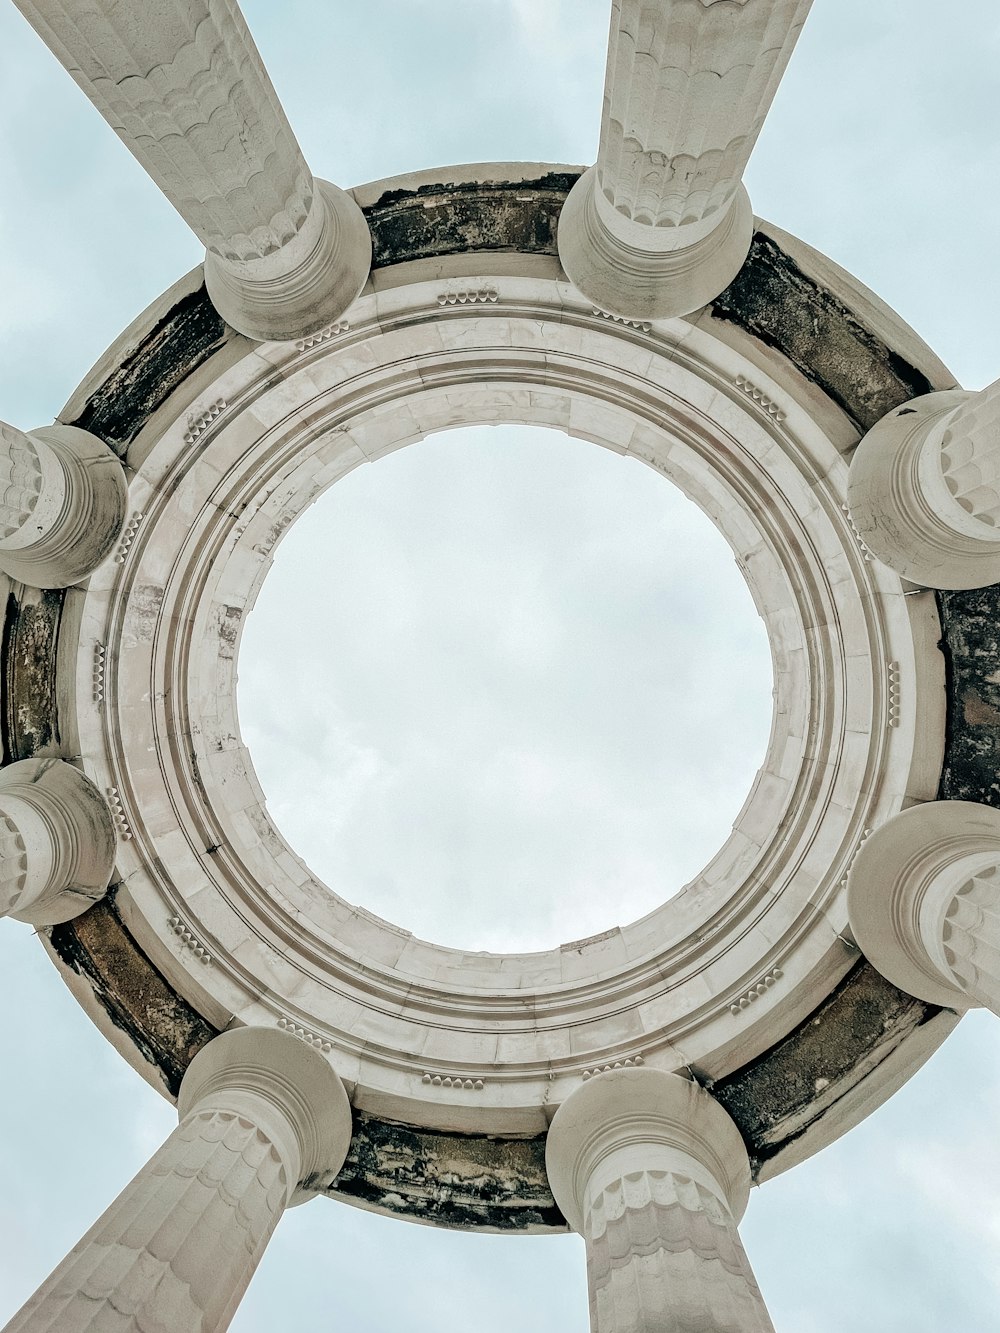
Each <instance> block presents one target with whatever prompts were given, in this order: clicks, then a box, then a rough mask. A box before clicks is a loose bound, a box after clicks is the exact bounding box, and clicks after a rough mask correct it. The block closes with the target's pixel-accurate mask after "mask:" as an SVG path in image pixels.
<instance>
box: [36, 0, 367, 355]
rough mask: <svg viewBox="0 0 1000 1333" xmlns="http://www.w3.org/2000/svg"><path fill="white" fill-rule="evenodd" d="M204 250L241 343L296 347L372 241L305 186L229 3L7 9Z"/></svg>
mask: <svg viewBox="0 0 1000 1333" xmlns="http://www.w3.org/2000/svg"><path fill="white" fill-rule="evenodd" d="M15 4H16V5H17V7H18V9H20V11H21V13H22V14H23V15H24V17H25V18H26V19H27V20H28V22H29V23H30V24H31V25H32V27H33V28H34V29H35V31H36V32H37V33H38V35H39V36H40V37H41V38H42V40H43V41H44V42H45V43H46V45H47V46H48V47H49V49H50V50H51V51H52V52H53V54H54V55H55V56H56V58H57V59H58V60H59V61H61V62H62V64H63V65H64V66H65V68H66V69H67V71H68V72H69V73H70V75H71V76H72V77H73V78H74V79H75V80H76V82H77V84H78V85H79V86H80V88H82V90H83V91H84V93H86V95H87V96H88V97H89V98H90V100H91V101H92V102H93V104H94V105H95V106H96V107H97V109H98V111H99V112H100V113H101V115H102V116H103V117H104V118H105V120H106V121H107V122H108V124H109V125H110V126H111V128H112V129H113V130H114V131H115V133H116V134H117V135H118V137H119V138H120V139H121V140H122V142H123V143H124V144H125V146H126V147H127V148H128V150H129V151H130V152H131V153H132V155H133V156H134V157H135V158H136V159H137V160H138V161H139V163H140V164H141V165H142V166H143V168H144V169H145V170H146V171H147V172H148V173H149V175H150V176H151V177H152V179H153V180H154V181H155V182H156V184H157V185H158V186H159V187H160V189H161V190H162V191H163V193H164V195H165V196H166V198H167V199H168V200H169V201H170V203H171V204H173V206H174V207H175V208H176V209H177V211H178V213H180V215H181V217H182V218H183V219H184V220H185V222H187V224H188V226H190V227H191V229H192V231H193V232H194V233H195V235H196V236H197V237H198V238H199V240H200V241H201V242H202V244H203V245H204V246H205V249H206V259H205V278H206V283H207V286H208V291H209V295H210V296H211V297H212V300H213V301H214V302H215V303H216V305H217V307H218V309H219V312H220V314H221V315H222V317H223V318H224V319H225V320H227V321H228V323H230V324H231V325H232V326H233V328H235V329H236V330H237V331H238V332H240V333H243V334H245V335H246V336H247V337H249V338H255V339H258V340H264V339H272V338H273V339H288V338H301V337H304V336H306V335H307V334H309V333H314V332H315V331H316V330H317V329H319V328H321V327H322V326H323V325H324V324H328V323H332V322H333V321H334V320H336V319H339V317H340V316H341V315H342V314H343V313H344V311H345V310H346V308H347V307H348V306H349V305H350V304H351V302H352V301H353V300H354V298H355V297H356V296H357V295H358V293H359V292H360V291H361V288H362V287H363V286H364V284H365V282H366V281H367V279H368V273H369V269H370V267H371V237H370V235H369V232H368V224H367V222H366V221H365V218H364V215H363V214H362V212H361V209H360V208H359V207H358V205H357V204H356V203H355V202H354V200H353V199H352V198H351V196H350V195H348V194H346V193H345V192H344V191H343V190H338V189H337V188H336V187H335V186H328V185H325V184H323V183H322V182H318V181H316V180H315V179H314V178H313V175H312V173H311V172H310V170H309V167H308V165H307V164H306V161H305V159H304V157H303V155H302V150H301V149H300V147H299V144H298V141H297V140H296V138H295V135H294V133H293V132H292V128H291V126H290V125H289V123H288V118H287V117H286V115H285V113H284V110H283V108H282V106H281V102H280V101H279V99H278V95H277V93H276V92H275V90H274V87H273V85H272V83H271V80H270V79H269V78H268V75H267V70H266V69H265V68H264V62H263V61H262V60H261V57H260V52H259V51H258V50H257V47H256V45H255V44H254V40H253V38H252V37H251V35H250V32H249V29H248V28H247V25H246V21H245V19H244V17H243V14H242V12H241V10H240V7H239V4H238V3H237V0H160V2H159V3H157V4H155V5H150V4H145V3H142V0H115V3H112V0H88V3H86V4H80V3H77V2H76V0H15Z"/></svg>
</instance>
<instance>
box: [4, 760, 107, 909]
mask: <svg viewBox="0 0 1000 1333" xmlns="http://www.w3.org/2000/svg"><path fill="white" fill-rule="evenodd" d="M116 845H117V842H116V836H115V825H114V820H113V818H112V815H111V811H110V809H109V808H108V803H107V801H106V800H105V799H104V797H103V796H102V795H101V793H100V792H99V791H98V789H97V788H96V787H95V786H94V784H93V783H92V782H91V780H90V779H89V778H88V777H87V776H86V775H85V774H83V773H81V772H80V770H79V769H78V768H74V767H73V765H72V764H67V763H66V762H65V760H62V759H21V760H18V761H17V762H16V763H13V764H8V765H7V766H6V767H5V768H2V769H0V915H2V916H12V917H13V918H14V919H15V920H16V921H26V922H28V923H29V924H31V925H33V926H38V927H41V926H53V925H57V924H58V923H59V922H61V921H69V920H71V919H72V918H73V917H75V916H79V914H80V913H81V912H84V911H86V909H87V908H88V907H90V906H92V904H93V903H95V902H96V901H97V900H98V899H99V898H102V897H103V896H104V893H105V891H106V889H107V887H108V883H109V881H110V879H111V875H112V872H113V870H114V864H115V848H116Z"/></svg>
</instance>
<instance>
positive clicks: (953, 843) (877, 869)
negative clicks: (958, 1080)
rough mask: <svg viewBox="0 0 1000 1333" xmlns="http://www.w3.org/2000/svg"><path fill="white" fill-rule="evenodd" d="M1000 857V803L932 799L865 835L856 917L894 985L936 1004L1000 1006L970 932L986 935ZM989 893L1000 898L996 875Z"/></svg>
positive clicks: (855, 927)
mask: <svg viewBox="0 0 1000 1333" xmlns="http://www.w3.org/2000/svg"><path fill="white" fill-rule="evenodd" d="M998 865H1000V810H994V809H993V808H992V807H990V806H986V805H980V804H978V803H977V802H975V801H928V802H926V803H925V804H923V805H916V806H913V807H911V808H910V809H909V810H904V811H903V812H902V813H901V814H898V815H896V816H895V817H894V818H893V819H890V820H889V822H888V823H887V824H883V825H882V826H881V828H877V829H876V830H875V831H874V833H872V834H871V836H870V837H868V838H866V839H865V841H864V843H863V844H862V846H861V849H860V851H859V852H858V854H857V856H856V857H855V858H854V863H853V865H852V866H851V871H850V875H849V877H848V886H847V910H848V916H849V919H850V923H851V929H852V931H853V932H854V937H855V939H856V940H857V942H858V945H859V946H860V948H861V950H862V952H863V953H864V954H865V956H866V957H867V958H868V959H869V961H870V962H872V963H873V964H874V966H875V967H876V968H878V970H879V971H880V972H881V973H882V975H883V976H885V977H887V978H888V979H889V981H891V982H892V983H893V985H894V986H899V987H900V989H902V990H905V991H907V992H909V994H911V995H915V996H917V998H918V999H921V1000H926V1001H927V1002H928V1003H929V1004H938V1005H942V1006H945V1007H948V1008H958V1009H967V1008H969V1007H970V1006H974V1005H979V1004H986V1005H990V1007H993V1006H994V1005H995V1004H996V1002H997V1001H996V998H993V999H992V1000H991V997H990V996H989V994H983V993H982V990H981V987H982V983H983V980H984V977H983V975H982V974H981V973H980V971H979V968H978V967H977V965H976V964H977V963H978V961H979V960H978V959H971V960H970V958H969V956H968V955H969V954H971V953H974V952H975V950H974V948H972V949H968V948H965V947H964V946H963V945H962V943H961V937H962V936H963V935H964V934H966V933H967V932H968V931H969V930H970V929H971V930H972V933H973V934H976V935H978V934H979V931H978V930H977V927H978V926H979V924H980V923H979V922H978V921H976V920H975V919H974V918H976V917H979V916H981V913H979V912H978V910H977V908H976V906H975V904H976V902H977V899H978V898H979V896H980V890H981V888H982V887H983V884H984V882H987V883H991V882H992V881H994V880H995V877H996V873H997V867H998ZM989 897H990V898H991V899H993V900H994V901H995V902H996V903H998V904H1000V895H998V893H997V888H996V885H995V884H992V883H991V887H990V890H989ZM994 910H995V909H994ZM970 917H971V918H973V919H972V920H970ZM994 933H995V931H994ZM970 963H971V965H970ZM992 970H993V971H996V960H993V962H992Z"/></svg>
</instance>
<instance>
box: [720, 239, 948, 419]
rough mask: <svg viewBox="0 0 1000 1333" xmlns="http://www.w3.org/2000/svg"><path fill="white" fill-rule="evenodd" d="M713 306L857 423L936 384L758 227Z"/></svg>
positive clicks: (871, 417) (926, 391)
mask: <svg viewBox="0 0 1000 1333" xmlns="http://www.w3.org/2000/svg"><path fill="white" fill-rule="evenodd" d="M712 313H713V315H715V316H716V318H718V319H725V320H728V321H730V322H731V323H733V324H738V325H739V326H740V327H741V328H743V329H746V331H747V332H748V333H752V334H753V335H754V337H756V338H760V339H761V341H762V342H764V343H766V344H767V346H768V347H774V348H776V349H777V350H778V351H779V352H781V353H782V354H783V355H784V356H786V357H788V359H789V361H791V362H792V364H793V365H794V366H796V367H797V368H798V369H799V370H800V371H801V372H802V373H803V374H804V375H806V376H807V377H808V378H809V379H810V380H812V381H813V383H815V384H818V385H819V387H820V388H821V389H823V391H824V392H825V393H828V394H829V395H830V397H831V398H832V399H833V400H834V402H836V403H838V404H839V405H840V406H841V407H842V408H843V409H844V411H845V412H846V413H847V414H848V415H849V416H850V417H851V418H852V420H853V421H855V422H856V423H857V425H858V427H859V428H860V429H861V430H868V429H869V427H871V426H874V424H875V422H876V421H878V420H879V419H880V418H881V417H883V416H885V414H886V412H888V411H890V410H891V409H892V408H894V407H898V406H899V404H900V403H905V402H907V401H908V400H909V399H910V398H916V397H918V396H919V395H920V394H925V393H930V392H931V390H932V389H933V387H934V386H933V385H932V384H931V383H930V382H929V381H928V379H927V377H926V375H924V374H923V373H922V372H921V371H919V370H917V369H916V368H915V367H914V366H911V365H908V364H907V363H906V362H905V361H904V360H903V359H902V358H901V357H900V356H899V355H898V354H897V353H896V352H894V351H893V350H892V349H891V348H890V347H887V346H886V344H885V343H884V342H882V340H881V339H880V338H878V337H877V336H876V335H875V333H874V332H873V331H872V330H871V329H869V328H866V327H865V325H864V324H862V323H861V322H860V321H859V320H858V318H857V316H856V315H855V314H854V313H853V312H852V311H851V310H849V309H848V308H847V306H845V305H844V304H843V302H842V301H839V300H838V299H837V297H835V296H834V295H833V294H832V293H831V292H829V291H828V290H826V289H825V288H823V287H820V286H819V285H818V284H817V283H815V282H814V281H813V280H812V279H811V278H810V277H809V276H808V275H807V274H805V273H803V271H802V270H801V269H800V268H799V266H798V265H797V264H796V263H795V262H794V260H792V259H791V258H790V257H789V256H788V255H786V254H785V253H784V252H783V251H782V249H781V248H780V246H779V245H778V244H777V243H776V242H775V241H774V240H773V239H772V238H771V237H769V236H765V235H764V234H763V233H761V232H758V233H757V234H756V235H755V236H754V239H753V244H752V245H751V247H750V254H749V256H748V257H747V261H746V263H745V264H744V265H743V267H742V269H740V271H739V273H738V274H737V275H736V277H735V278H734V280H733V282H732V283H731V284H730V285H729V287H727V288H726V290H725V291H724V292H722V293H721V294H720V295H719V296H717V297H716V299H715V300H714V301H713V302H712Z"/></svg>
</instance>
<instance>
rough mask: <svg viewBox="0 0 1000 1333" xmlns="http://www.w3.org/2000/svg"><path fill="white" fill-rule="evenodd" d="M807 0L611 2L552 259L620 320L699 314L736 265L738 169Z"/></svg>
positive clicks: (739, 250) (741, 240) (742, 230)
mask: <svg viewBox="0 0 1000 1333" xmlns="http://www.w3.org/2000/svg"><path fill="white" fill-rule="evenodd" d="M811 3H812V0H613V4H612V10H611V37H610V41H609V47H608V66H607V74H606V76H605V86H604V112H603V116H602V119H601V140H600V146H599V149H598V154H597V165H596V166H594V167H592V168H591V169H590V170H589V171H588V172H586V173H585V174H584V175H583V176H582V177H581V179H580V180H579V181H578V182H577V184H576V185H575V186H574V187H573V189H572V191H571V192H570V195H569V198H568V199H567V200H566V205H565V207H564V208H563V211H562V216H561V218H560V220H559V235H558V243H559V258H560V260H561V261H562V265H563V268H564V269H565V270H566V273H567V275H568V276H569V278H570V280H571V281H572V282H573V283H574V284H575V285H576V286H577V287H578V288H579V289H580V291H581V292H583V294H584V296H586V297H587V298H588V299H589V300H591V301H593V303H594V304H595V305H596V306H598V307H600V309H601V310H605V311H608V312H609V313H610V314H614V315H618V316H620V317H623V318H626V319H634V320H649V319H669V318H671V317H673V316H675V315H686V314H689V313H690V312H691V311H693V310H698V309H700V308H701V307H702V306H703V305H705V304H706V303H707V302H708V301H710V300H712V298H713V297H715V296H718V294H719V293H720V292H721V291H723V289H724V288H725V287H727V286H728V285H729V283H730V282H731V281H732V279H733V278H734V277H735V276H736V274H737V273H738V272H739V270H740V268H741V267H742V265H743V261H744V260H745V259H746V257H747V252H748V251H749V249H750V241H751V238H752V235H753V212H752V210H751V208H750V200H749V199H748V198H747V193H746V190H745V189H744V188H743V184H742V178H743V171H744V168H745V167H746V164H747V160H748V158H749V157H750V153H751V151H752V150H753V146H754V144H755V142H756V140H757V135H758V133H759V132H760V128H761V125H762V124H763V122H764V117H765V116H766V115H767V111H768V108H769V107H770V105H771V102H772V100H773V98H774V94H775V92H776V91H777V88H778V84H779V83H780V81H781V76H782V74H783V73H784V70H785V66H786V64H787V63H788V59H789V56H790V55H791V53H792V48H793V47H794V45H795V42H796V39H797V38H798V35H799V31H800V30H801V28H802V25H803V23H804V22H805V19H806V15H807V14H808V12H809V7H810V5H811Z"/></svg>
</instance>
